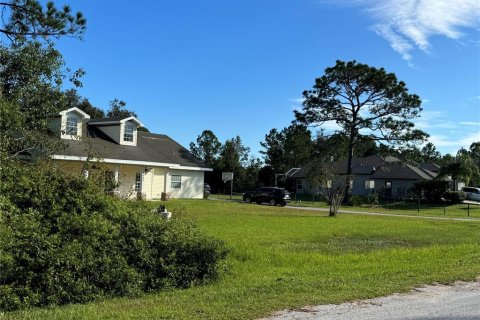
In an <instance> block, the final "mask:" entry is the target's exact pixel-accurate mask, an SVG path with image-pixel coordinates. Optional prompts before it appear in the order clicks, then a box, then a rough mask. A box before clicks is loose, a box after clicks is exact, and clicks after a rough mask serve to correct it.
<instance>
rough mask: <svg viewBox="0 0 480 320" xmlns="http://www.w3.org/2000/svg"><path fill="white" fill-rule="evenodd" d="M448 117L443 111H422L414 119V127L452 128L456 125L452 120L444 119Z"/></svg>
mask: <svg viewBox="0 0 480 320" xmlns="http://www.w3.org/2000/svg"><path fill="white" fill-rule="evenodd" d="M445 118H448V116H447V114H446V113H445V112H444V111H423V112H422V113H421V115H420V118H417V119H415V120H414V121H413V122H414V123H415V127H417V128H419V129H422V130H426V129H432V128H442V129H453V128H457V127H458V126H457V125H456V124H455V123H453V122H452V121H449V120H446V119H445Z"/></svg>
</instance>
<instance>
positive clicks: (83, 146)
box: [50, 108, 212, 200]
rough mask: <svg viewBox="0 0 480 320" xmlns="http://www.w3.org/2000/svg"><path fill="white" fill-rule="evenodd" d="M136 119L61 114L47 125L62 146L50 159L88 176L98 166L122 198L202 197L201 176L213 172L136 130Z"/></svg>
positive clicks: (159, 137)
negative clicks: (104, 169) (111, 180)
mask: <svg viewBox="0 0 480 320" xmlns="http://www.w3.org/2000/svg"><path fill="white" fill-rule="evenodd" d="M143 126H144V125H143V124H142V122H140V120H138V119H137V118H135V117H127V118H123V119H90V116H89V115H88V114H86V113H85V112H83V111H82V110H80V109H78V108H70V109H68V110H64V111H62V112H60V113H59V114H58V115H57V116H56V117H55V118H54V119H52V121H51V123H50V127H51V129H52V131H54V132H58V133H59V134H60V137H61V138H62V139H63V141H64V142H65V148H64V149H63V150H61V152H58V153H57V154H55V155H54V156H53V159H55V160H56V162H57V165H58V168H59V169H61V170H63V171H66V172H70V173H74V174H83V175H84V176H85V177H88V175H89V174H90V172H89V171H91V170H95V169H94V168H95V165H93V166H86V163H87V161H88V162H89V163H93V164H95V163H100V164H101V165H102V167H104V168H106V169H107V172H108V173H109V175H110V176H111V177H112V179H113V180H114V182H115V185H116V188H115V190H114V192H115V193H116V194H118V195H119V196H121V197H125V198H137V197H141V198H143V199H147V200H152V199H160V198H162V195H163V196H165V195H169V196H170V197H172V198H203V188H204V173H205V172H206V171H212V169H211V168H208V167H207V166H206V165H205V164H204V163H203V162H202V161H200V160H199V159H196V158H195V157H194V156H193V155H192V154H191V153H190V152H189V151H188V150H187V149H185V148H184V147H182V146H181V145H180V144H178V143H177V142H175V141H174V140H172V139H171V138H170V137H168V136H166V135H163V134H153V133H148V132H144V131H139V130H138V128H139V127H143Z"/></svg>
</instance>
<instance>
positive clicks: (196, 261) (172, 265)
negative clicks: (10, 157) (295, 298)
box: [0, 161, 226, 310]
mask: <svg viewBox="0 0 480 320" xmlns="http://www.w3.org/2000/svg"><path fill="white" fill-rule="evenodd" d="M0 170H1V184H0V266H1V270H0V310H14V309H19V308H24V307H31V306H46V305H59V304H65V303H82V302H86V301H90V300H93V299H95V298H98V297H105V296H121V295H134V294H138V293H140V292H149V291H155V290H160V289H163V288H172V287H188V286H191V285H195V284H201V283H204V282H207V281H209V280H211V279H215V278H216V277H217V276H218V275H219V271H220V269H221V268H222V266H223V261H224V258H225V256H226V249H225V246H224V244H223V243H221V242H219V241H217V240H214V239H211V238H209V237H207V236H205V235H203V234H202V233H200V232H199V230H198V229H197V228H196V226H195V225H194V224H193V223H192V222H190V221H189V220H187V219H184V218H181V217H180V218H173V219H172V220H170V221H165V220H164V219H162V217H161V216H159V215H158V214H156V213H154V212H151V211H150V210H149V208H148V206H147V205H146V203H145V202H129V201H125V200H120V199H116V198H113V197H109V196H107V195H105V194H104V192H103V190H101V189H100V188H99V187H97V186H98V185H99V184H98V183H96V182H95V181H92V180H86V179H84V178H81V177H72V176H65V175H62V174H60V172H58V171H56V170H55V169H54V167H52V166H50V165H45V166H39V165H36V166H33V165H19V164H18V163H15V162H9V161H5V162H4V163H2V166H1V168H0Z"/></svg>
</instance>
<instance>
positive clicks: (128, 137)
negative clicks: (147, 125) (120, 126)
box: [123, 123, 135, 142]
mask: <svg viewBox="0 0 480 320" xmlns="http://www.w3.org/2000/svg"><path fill="white" fill-rule="evenodd" d="M134 130H135V128H134V125H133V124H130V123H125V129H124V132H123V141H127V142H133V131H134Z"/></svg>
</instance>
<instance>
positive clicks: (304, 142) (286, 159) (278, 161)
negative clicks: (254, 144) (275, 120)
mask: <svg viewBox="0 0 480 320" xmlns="http://www.w3.org/2000/svg"><path fill="white" fill-rule="evenodd" d="M260 145H261V146H262V147H263V148H264V149H265V150H262V151H260V153H262V154H263V155H264V160H265V164H266V165H267V166H269V167H271V169H272V171H271V174H273V177H274V175H275V174H278V173H285V172H287V171H288V170H290V169H291V168H294V167H299V166H302V165H304V164H305V163H307V162H308V161H309V160H310V159H311V158H312V154H313V149H314V148H313V146H314V143H313V141H312V134H311V132H310V130H308V128H307V126H305V125H301V124H298V123H295V124H292V125H290V126H288V127H286V128H283V130H282V131H280V132H279V131H278V130H277V129H275V128H274V129H272V130H270V132H269V133H268V134H267V135H265V141H263V142H260ZM265 173H267V171H263V172H262V174H265ZM266 180H271V179H270V178H266Z"/></svg>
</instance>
